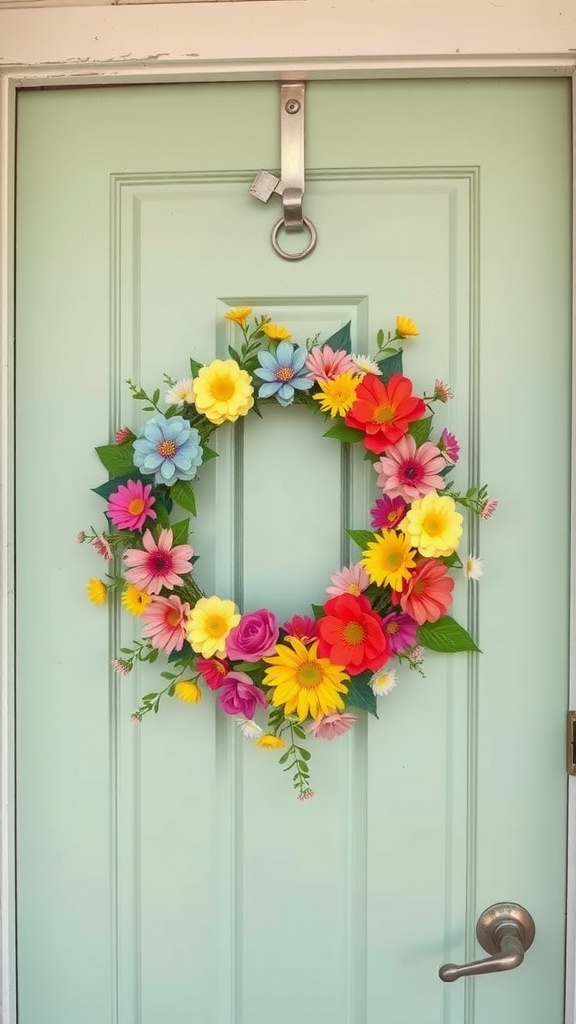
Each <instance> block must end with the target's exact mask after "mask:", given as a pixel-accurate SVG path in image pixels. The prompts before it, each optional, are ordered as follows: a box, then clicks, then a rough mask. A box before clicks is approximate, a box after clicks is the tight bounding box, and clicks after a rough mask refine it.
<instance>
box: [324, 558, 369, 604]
mask: <svg viewBox="0 0 576 1024" xmlns="http://www.w3.org/2000/svg"><path fill="white" fill-rule="evenodd" d="M330 581H331V583H332V586H331V587H326V593H327V594H334V595H335V596H336V597H337V596H338V594H355V595H356V596H358V594H361V593H362V591H363V590H366V588H367V587H369V586H370V580H369V579H368V573H367V572H366V569H365V568H364V567H363V566H362V565H360V562H357V563H356V564H355V565H346V566H344V568H343V569H341V570H340V572H337V573H335V574H334V576H331V577H330Z"/></svg>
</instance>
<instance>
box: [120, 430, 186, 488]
mask: <svg viewBox="0 0 576 1024" xmlns="http://www.w3.org/2000/svg"><path fill="white" fill-rule="evenodd" d="M202 455H203V448H202V445H201V444H200V434H199V433H198V431H197V430H196V427H191V426H190V424H189V423H187V422H186V420H185V419H183V418H182V416H171V417H170V418H169V419H166V417H165V416H161V415H160V416H152V417H151V418H150V419H149V420H146V423H145V424H144V426H143V427H142V430H141V431H140V434H139V436H138V437H137V438H136V440H135V441H134V465H135V466H137V468H138V469H139V470H140V472H141V473H145V474H150V475H151V474H154V480H155V482H156V483H157V484H166V485H167V486H168V487H171V486H172V484H175V483H176V481H177V480H192V478H193V477H195V476H196V470H197V469H198V466H199V465H200V464H201V462H202Z"/></svg>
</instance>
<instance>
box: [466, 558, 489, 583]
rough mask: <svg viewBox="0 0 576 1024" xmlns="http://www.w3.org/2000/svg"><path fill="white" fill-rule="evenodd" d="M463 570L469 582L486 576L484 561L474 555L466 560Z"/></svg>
mask: <svg viewBox="0 0 576 1024" xmlns="http://www.w3.org/2000/svg"><path fill="white" fill-rule="evenodd" d="M462 569H463V571H464V575H465V577H466V579H467V580H479V579H480V577H481V576H483V575H484V567H483V565H482V559H481V558H475V557H474V555H468V558H465V559H464V565H463V566H462Z"/></svg>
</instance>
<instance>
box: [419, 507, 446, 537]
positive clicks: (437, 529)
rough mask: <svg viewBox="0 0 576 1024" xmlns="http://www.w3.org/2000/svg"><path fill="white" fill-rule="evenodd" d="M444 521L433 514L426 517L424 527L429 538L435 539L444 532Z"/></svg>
mask: <svg viewBox="0 0 576 1024" xmlns="http://www.w3.org/2000/svg"><path fill="white" fill-rule="evenodd" d="M442 526H443V524H442V521H441V519H440V517H439V516H438V515H436V514H435V513H434V512H431V513H430V515H427V516H425V517H424V520H423V522H422V527H423V529H424V531H425V532H426V533H427V534H428V536H429V537H433V536H434V535H435V534H437V533H441V532H442Z"/></svg>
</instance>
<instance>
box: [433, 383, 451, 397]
mask: <svg viewBox="0 0 576 1024" xmlns="http://www.w3.org/2000/svg"><path fill="white" fill-rule="evenodd" d="M451 398H454V392H453V391H452V388H450V387H448V385H447V384H445V383H444V381H443V380H435V381H434V394H433V396H432V401H434V402H449V401H450V399H451Z"/></svg>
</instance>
